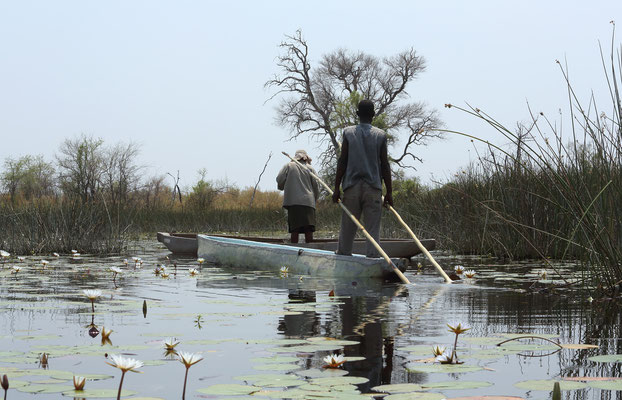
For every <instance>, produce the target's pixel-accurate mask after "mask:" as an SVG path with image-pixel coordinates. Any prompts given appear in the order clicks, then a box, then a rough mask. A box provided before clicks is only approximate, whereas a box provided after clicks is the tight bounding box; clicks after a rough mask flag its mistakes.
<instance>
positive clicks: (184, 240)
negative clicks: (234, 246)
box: [157, 232, 436, 258]
mask: <svg viewBox="0 0 622 400" xmlns="http://www.w3.org/2000/svg"><path fill="white" fill-rule="evenodd" d="M209 236H217V237H231V238H236V239H244V240H251V241H256V242H263V243H274V244H280V245H289V246H297V247H303V248H313V249H319V250H330V251H335V250H337V240H336V239H315V240H314V241H313V242H311V243H295V244H294V243H289V241H288V240H287V239H282V238H266V237H253V236H228V235H209ZM157 237H158V241H159V242H161V243H162V244H164V246H166V248H167V249H169V251H171V252H172V253H173V254H180V255H192V256H196V255H197V249H198V243H197V234H196V233H169V232H158V235H157ZM421 244H423V246H424V247H425V248H426V249H428V250H429V251H431V250H434V248H435V247H436V241H435V240H434V239H422V240H421ZM366 245H367V241H366V240H365V239H357V240H355V241H354V246H353V247H352V252H353V253H355V254H365V251H366V250H365V249H366ZM380 246H381V247H382V249H383V250H384V251H385V253H387V255H388V256H389V257H395V258H410V257H412V256H415V255H417V254H420V253H421V250H419V247H418V246H417V244H416V243H415V241H414V240H412V239H380Z"/></svg>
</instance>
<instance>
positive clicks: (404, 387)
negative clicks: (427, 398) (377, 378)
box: [371, 383, 423, 393]
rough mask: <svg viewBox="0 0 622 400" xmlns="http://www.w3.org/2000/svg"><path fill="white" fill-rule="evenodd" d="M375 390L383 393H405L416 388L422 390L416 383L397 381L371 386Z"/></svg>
mask: <svg viewBox="0 0 622 400" xmlns="http://www.w3.org/2000/svg"><path fill="white" fill-rule="evenodd" d="M371 390H374V391H376V392H384V393H407V392H414V391H416V390H423V388H422V387H421V385H417V384H416V383H397V384H394V385H380V386H375V387H373V388H371Z"/></svg>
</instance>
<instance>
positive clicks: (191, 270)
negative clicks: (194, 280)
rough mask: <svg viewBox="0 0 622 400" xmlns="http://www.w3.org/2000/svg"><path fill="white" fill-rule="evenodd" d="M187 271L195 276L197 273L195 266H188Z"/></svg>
mask: <svg viewBox="0 0 622 400" xmlns="http://www.w3.org/2000/svg"><path fill="white" fill-rule="evenodd" d="M188 272H189V273H190V275H191V276H195V275H196V274H198V273H199V270H198V269H196V268H190V269H189V270H188Z"/></svg>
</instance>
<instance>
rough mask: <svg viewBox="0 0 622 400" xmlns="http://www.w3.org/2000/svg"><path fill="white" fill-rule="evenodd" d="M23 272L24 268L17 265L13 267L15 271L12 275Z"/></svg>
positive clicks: (12, 271)
mask: <svg viewBox="0 0 622 400" xmlns="http://www.w3.org/2000/svg"><path fill="white" fill-rule="evenodd" d="M21 270H22V267H18V266H17V265H15V266H13V269H12V270H11V273H12V274H17V273H18V272H19V271H21Z"/></svg>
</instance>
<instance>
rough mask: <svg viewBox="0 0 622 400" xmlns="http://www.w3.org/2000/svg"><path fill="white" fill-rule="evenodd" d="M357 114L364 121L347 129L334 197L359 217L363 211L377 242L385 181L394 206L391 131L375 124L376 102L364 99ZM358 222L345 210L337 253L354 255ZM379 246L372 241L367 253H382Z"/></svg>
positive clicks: (368, 244) (386, 202)
mask: <svg viewBox="0 0 622 400" xmlns="http://www.w3.org/2000/svg"><path fill="white" fill-rule="evenodd" d="M357 115H358V116H359V121H360V123H359V124H358V125H356V126H349V127H347V128H345V129H344V131H343V142H342V144H341V154H340V156H339V160H338V161H337V175H336V177H335V191H334V194H333V201H334V202H335V203H337V202H338V201H339V199H341V192H340V186H341V187H342V188H343V200H342V201H343V205H344V206H346V208H347V209H348V210H350V212H351V213H352V214H353V215H354V216H355V217H356V218H357V219H360V218H361V215H363V225H364V226H365V229H366V230H367V232H369V234H370V235H371V237H373V238H374V239H375V240H376V242H378V241H379V239H380V217H381V216H382V181H384V185H385V187H386V191H387V192H386V194H385V197H384V202H385V204H389V205H391V206H393V187H392V184H391V167H390V166H389V158H388V155H387V134H386V133H385V132H384V131H383V130H382V129H378V128H376V127H373V126H372V125H371V122H372V120H373V118H374V115H375V111H374V103H372V102H371V101H370V100H362V101H361V102H360V103H359V104H358V111H357ZM356 230H357V227H356V224H355V223H354V222H352V220H351V219H350V217H349V216H348V215H347V214H346V213H345V212H343V213H342V214H341V229H340V231H339V245H338V248H337V254H344V255H351V254H352V245H353V242H354V237H355V235H356ZM379 256H380V255H379V253H378V251H377V250H376V248H375V247H374V246H373V245H372V244H371V243H370V242H369V241H368V243H367V257H379Z"/></svg>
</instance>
